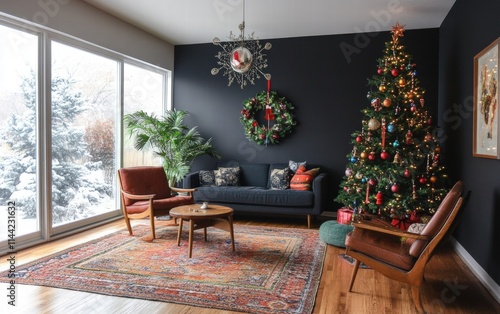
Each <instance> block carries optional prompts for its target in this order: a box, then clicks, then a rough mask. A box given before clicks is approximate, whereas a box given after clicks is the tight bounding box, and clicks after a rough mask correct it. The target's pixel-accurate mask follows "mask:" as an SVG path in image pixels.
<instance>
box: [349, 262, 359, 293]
mask: <svg viewBox="0 0 500 314" xmlns="http://www.w3.org/2000/svg"><path fill="white" fill-rule="evenodd" d="M355 261H356V262H355V263H354V268H353V269H352V274H351V281H350V282H349V289H348V290H347V291H348V292H351V290H352V286H353V285H354V280H356V275H357V274H358V269H359V261H358V260H357V259H355Z"/></svg>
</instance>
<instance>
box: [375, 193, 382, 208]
mask: <svg viewBox="0 0 500 314" xmlns="http://www.w3.org/2000/svg"><path fill="white" fill-rule="evenodd" d="M383 202H384V196H383V195H382V192H380V191H378V192H377V196H376V202H375V204H377V205H382V203H383Z"/></svg>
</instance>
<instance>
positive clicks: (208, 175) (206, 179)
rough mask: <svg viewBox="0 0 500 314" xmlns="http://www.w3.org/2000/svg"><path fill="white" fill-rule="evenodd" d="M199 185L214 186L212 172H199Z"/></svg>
mask: <svg viewBox="0 0 500 314" xmlns="http://www.w3.org/2000/svg"><path fill="white" fill-rule="evenodd" d="M200 185H201V186H211V185H215V173H214V171H213V170H200Z"/></svg>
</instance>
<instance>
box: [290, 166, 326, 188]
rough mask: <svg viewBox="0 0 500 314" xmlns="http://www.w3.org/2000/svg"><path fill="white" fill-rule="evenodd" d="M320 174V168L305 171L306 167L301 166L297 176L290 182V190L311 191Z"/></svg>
mask: <svg viewBox="0 0 500 314" xmlns="http://www.w3.org/2000/svg"><path fill="white" fill-rule="evenodd" d="M318 173H319V168H313V169H311V170H305V167H304V166H300V167H299V169H297V172H295V175H294V176H293V178H292V181H291V182H290V188H291V189H292V190H301V191H308V190H311V184H312V182H313V180H314V177H316V176H317V175H318Z"/></svg>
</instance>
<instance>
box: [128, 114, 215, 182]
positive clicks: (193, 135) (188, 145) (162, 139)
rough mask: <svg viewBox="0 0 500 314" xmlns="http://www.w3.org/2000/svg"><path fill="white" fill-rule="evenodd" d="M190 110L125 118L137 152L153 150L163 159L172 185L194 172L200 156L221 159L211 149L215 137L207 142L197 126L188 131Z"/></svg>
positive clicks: (135, 115)
mask: <svg viewBox="0 0 500 314" xmlns="http://www.w3.org/2000/svg"><path fill="white" fill-rule="evenodd" d="M187 115H188V112H187V111H182V110H175V109H174V110H167V111H166V112H165V115H164V116H161V117H157V116H156V115H154V114H148V113H146V112H144V111H137V112H134V113H131V114H127V115H125V116H124V123H125V128H126V129H127V130H128V134H129V136H130V137H134V147H135V148H136V149H137V150H142V149H146V148H151V149H152V150H153V152H154V153H155V154H156V155H158V156H160V157H162V159H163V168H164V169H165V173H166V175H167V178H168V182H169V185H170V186H174V184H175V183H176V182H179V181H180V180H182V178H184V177H185V176H186V175H187V174H188V173H189V171H190V169H191V164H192V162H193V160H194V159H195V158H196V157H198V156H201V155H205V154H206V155H209V156H212V157H216V158H220V156H219V154H218V153H217V152H216V150H215V148H214V147H213V146H212V138H209V139H208V140H205V139H204V138H203V137H202V136H201V135H200V133H199V132H198V127H196V126H195V127H193V128H191V129H190V128H189V127H188V126H186V125H185V124H184V118H185V117H186V116H187Z"/></svg>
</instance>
